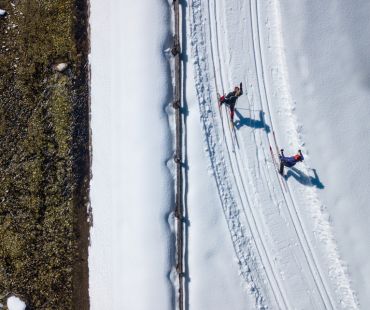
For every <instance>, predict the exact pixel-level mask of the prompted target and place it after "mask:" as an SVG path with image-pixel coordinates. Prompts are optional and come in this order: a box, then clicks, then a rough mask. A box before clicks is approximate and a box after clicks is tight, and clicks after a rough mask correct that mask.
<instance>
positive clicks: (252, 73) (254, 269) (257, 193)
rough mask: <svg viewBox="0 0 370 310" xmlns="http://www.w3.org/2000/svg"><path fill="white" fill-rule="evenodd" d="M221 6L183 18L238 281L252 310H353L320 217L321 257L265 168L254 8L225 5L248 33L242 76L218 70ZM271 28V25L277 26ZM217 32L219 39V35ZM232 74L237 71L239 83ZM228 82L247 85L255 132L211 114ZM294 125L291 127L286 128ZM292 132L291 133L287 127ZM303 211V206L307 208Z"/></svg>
mask: <svg viewBox="0 0 370 310" xmlns="http://www.w3.org/2000/svg"><path fill="white" fill-rule="evenodd" d="M226 3H227V1H224V0H220V1H219V2H217V5H219V6H220V7H221V8H220V9H217V7H216V2H214V1H210V0H208V1H205V0H203V1H202V0H193V1H192V2H191V6H190V7H191V9H190V11H189V15H190V16H189V17H190V22H191V27H190V29H191V34H190V36H191V49H192V56H193V59H194V68H195V81H196V91H197V97H198V101H199V108H200V118H201V122H202V124H203V133H204V142H205V145H206V148H205V150H206V152H207V153H208V156H209V159H210V170H211V173H212V174H213V175H214V178H215V181H216V185H217V189H218V193H219V197H220V202H221V205H222V208H223V211H224V215H225V219H226V222H227V225H228V228H229V232H230V235H231V239H232V243H233V247H234V250H235V254H236V257H237V258H238V261H239V262H238V263H239V267H240V273H241V276H242V278H243V279H244V280H245V281H246V282H247V283H248V286H249V290H250V292H251V294H252V295H253V296H254V298H255V301H256V307H258V308H260V309H266V308H272V309H275V308H280V309H291V308H307V309H336V308H337V307H338V306H341V307H342V308H346V309H347V308H348V309H356V308H357V305H356V301H355V298H354V294H353V292H352V291H351V289H350V285H349V280H348V278H347V276H346V274H345V271H344V268H343V266H342V263H341V261H340V259H339V256H338V254H337V249H336V245H335V240H334V238H333V237H332V235H331V231H330V224H329V223H326V222H325V220H324V219H323V218H325V215H323V214H321V213H320V212H317V211H316V212H315V214H314V216H315V219H316V220H317V222H318V223H319V224H320V225H321V226H320V227H323V231H321V232H320V233H321V236H324V238H323V239H324V241H325V246H326V248H325V249H324V251H321V252H320V251H319V249H317V246H316V245H315V246H313V245H312V244H311V239H310V233H309V232H308V231H307V228H306V227H305V223H304V220H303V219H302V218H301V215H300V213H301V208H299V207H298V205H297V199H296V197H295V194H296V192H294V190H293V189H292V188H291V186H290V185H289V183H288V182H286V180H283V179H282V178H281V177H280V176H279V174H278V173H277V171H276V169H275V168H274V166H273V164H272V163H271V161H270V159H271V154H270V150H269V147H270V145H272V146H275V147H274V149H276V148H277V143H276V138H275V133H274V123H275V122H276V121H275V122H273V115H272V113H271V110H272V108H271V98H270V97H271V95H270V93H271V90H270V89H268V86H269V85H268V81H267V80H266V78H265V70H266V68H265V64H264V60H263V57H264V55H263V54H264V52H263V48H262V43H261V41H262V38H261V31H262V30H261V27H260V12H259V4H258V1H257V0H250V1H247V2H245V1H243V0H235V1H233V4H232V5H231V6H232V8H235V7H236V10H234V14H236V15H235V20H238V18H239V19H240V18H243V20H245V23H244V25H246V29H247V31H246V32H248V34H246V35H245V36H244V37H248V35H249V40H248V39H246V41H247V43H248V44H249V45H248V44H247V43H245V42H244V41H243V42H242V44H243V45H248V46H249V50H248V54H249V56H248V57H249V62H248V60H247V61H244V62H242V65H245V66H247V65H248V68H244V69H243V70H244V72H243V70H240V69H237V70H233V68H231V69H229V71H228V72H227V71H226V69H225V67H226V65H225V63H227V62H228V63H229V64H232V57H231V52H230V51H231V50H232V45H233V42H231V41H232V39H231V38H230V37H232V36H231V35H230V36H229V37H228V36H227V35H226V33H227V29H228V28H229V29H230V28H232V27H230V25H228V24H227V22H225V20H228V19H227V18H226V16H225V15H226V14H231V15H232V14H233V12H232V11H233V10H232V9H231V10H226V9H225V5H226V6H227V4H226ZM271 3H272V4H271ZM269 5H270V6H271V7H273V8H274V9H275V11H274V12H273V13H276V7H277V5H278V4H276V1H270V2H269ZM228 8H229V7H228ZM230 11H231V13H230ZM243 13H244V14H245V15H243ZM269 17H271V16H269ZM275 17H276V16H275ZM275 22H276V24H278V21H275ZM219 23H220V24H221V27H219ZM231 24H232V22H231ZM231 26H232V25H231ZM220 28H222V30H223V33H224V35H225V36H224V37H221V36H220V34H221V30H220ZM274 31H275V32H278V31H279V29H274ZM269 35H270V34H269ZM280 35H281V34H280ZM221 39H222V41H221ZM279 39H280V41H279V43H282V42H281V41H282V40H281V38H278V40H279ZM229 41H230V42H231V43H230V42H229ZM220 46H221V48H220ZM281 57H282V56H281V55H280V54H279V55H278V57H277V58H278V62H279V65H282V64H283V61H282V60H281ZM241 61H243V60H241ZM239 65H240V64H239ZM234 71H242V72H239V73H241V74H239V76H238V73H236V74H234ZM235 75H236V76H238V78H241V79H242V80H243V82H244V83H245V82H247V83H245V84H244V85H247V88H248V87H249V88H250V92H249V90H248V89H246V88H244V89H245V90H246V94H245V95H246V96H245V97H246V101H247V102H246V104H247V107H248V109H246V110H249V112H250V118H251V119H252V117H253V119H257V117H258V116H259V117H260V122H261V124H263V126H261V127H259V128H253V126H251V127H252V128H251V129H250V130H248V131H246V133H244V132H243V133H240V132H239V130H238V132H236V131H235V130H232V129H231V128H230V125H229V124H230V120H229V116H228V113H226V112H224V109H221V110H220V113H218V112H217V105H216V104H215V103H216V102H217V98H216V96H215V95H216V93H217V92H218V91H219V89H221V90H222V93H224V89H228V88H230V87H231V86H232V85H233V83H235ZM248 80H250V83H248ZM277 80H278V81H279V83H281V80H282V81H283V82H286V77H285V76H283V77H282V76H279V78H278V79H277ZM213 85H214V87H213ZM272 86H275V85H272ZM283 90H284V91H285V93H284V96H287V97H288V96H289V90H288V89H283ZM243 97H244V96H243ZM282 101H284V100H282ZM284 104H286V102H284ZM238 106H239V103H238ZM257 108H259V109H257ZM285 108H286V107H285ZM288 110H289V108H288ZM264 111H266V112H267V116H268V120H269V123H268V124H267V123H266V121H265V119H264V117H263V115H264ZM294 121H295V120H294V119H293V121H291V123H292V125H291V126H292V127H294V125H295V124H294ZM225 123H226V124H225ZM268 129H269V130H268ZM226 131H227V132H226ZM292 132H293V133H294V128H293V129H292V128H290V133H292ZM296 135H297V134H296ZM246 137H247V138H248V140H246V139H245V138H246ZM298 140H299V138H298ZM246 141H248V142H246ZM301 192H302V191H301ZM303 194H305V195H306V196H304V195H303V198H302V197H301V198H300V199H298V201H299V203H301V201H302V200H304V198H305V197H308V198H312V197H313V195H312V193H311V194H307V193H306V192H303ZM311 201H312V199H311ZM314 201H315V202H316V201H317V199H316V198H315V200H314ZM316 204H317V202H316ZM307 207H310V203H309V202H308V203H307ZM280 233H281V236H279V234H280ZM323 253H324V254H327V253H329V254H330V255H329V257H330V258H329V259H330V263H333V264H334V266H335V267H336V269H335V270H334V271H333V270H332V269H330V265H328V266H324V267H329V269H330V272H329V275H327V274H325V273H324V272H323V269H322V268H323V267H322V266H321V265H320V263H319V258H320V260H321V259H322V258H323V257H322V256H323Z"/></svg>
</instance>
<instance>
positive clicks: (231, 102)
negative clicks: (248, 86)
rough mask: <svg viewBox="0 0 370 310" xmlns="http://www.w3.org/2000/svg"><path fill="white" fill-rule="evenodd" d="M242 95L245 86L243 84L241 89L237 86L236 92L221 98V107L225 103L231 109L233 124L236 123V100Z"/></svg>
mask: <svg viewBox="0 0 370 310" xmlns="http://www.w3.org/2000/svg"><path fill="white" fill-rule="evenodd" d="M242 94H243V85H242V83H240V87H238V86H235V88H234V91H232V92H229V93H228V94H227V95H226V96H225V95H223V96H222V97H220V102H219V106H221V105H222V104H223V103H224V104H226V105H227V106H228V107H229V108H230V118H231V123H233V122H234V112H235V104H236V100H237V99H238V98H239V97H240V96H241V95H242Z"/></svg>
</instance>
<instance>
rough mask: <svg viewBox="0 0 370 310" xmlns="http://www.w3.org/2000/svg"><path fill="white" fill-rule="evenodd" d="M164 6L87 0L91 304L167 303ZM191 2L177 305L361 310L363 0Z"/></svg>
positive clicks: (364, 297) (168, 116)
mask: <svg viewBox="0 0 370 310" xmlns="http://www.w3.org/2000/svg"><path fill="white" fill-rule="evenodd" d="M171 3H172V1H156V2H153V1H141V2H138V3H131V2H130V3H129V2H128V1H123V2H122V1H118V0H117V1H114V2H113V3H110V4H107V3H105V2H103V1H98V0H94V1H92V3H91V29H92V32H91V34H92V51H91V65H92V81H91V88H92V134H93V141H92V142H93V180H92V183H91V204H92V209H93V219H94V226H93V228H92V232H91V240H92V246H91V249H90V259H89V266H90V297H91V306H92V309H100V308H110V309H121V308H127V309H152V308H153V307H154V308H155V309H173V308H174V307H175V304H176V303H177V300H176V297H175V296H176V292H177V287H176V283H177V281H176V273H175V272H174V262H175V257H174V248H173V244H174V226H173V223H174V217H173V214H172V213H171V211H172V210H173V201H174V197H173V190H174V174H173V168H174V164H173V161H172V156H173V143H174V142H173V137H172V135H173V131H174V128H173V126H172V125H173V122H174V118H173V111H172V108H171V104H170V103H171V100H172V85H171V83H172V82H173V81H172V79H171V71H172V73H173V67H171V66H170V61H171V55H170V53H169V48H170V45H171V39H170V37H171V32H170V29H171V18H170V12H171V11H170V9H171ZM186 4H187V5H184V3H182V9H181V20H180V24H181V31H182V34H181V38H182V60H183V62H182V72H183V87H182V90H183V93H182V95H183V105H184V109H183V112H184V113H183V117H184V121H185V124H184V130H185V133H184V142H183V144H184V151H185V157H184V160H185V162H184V172H185V177H186V179H185V198H184V199H185V202H186V203H185V206H186V214H187V218H186V221H184V226H185V228H186V229H185V231H186V240H185V241H186V242H185V262H186V263H185V265H186V275H185V306H186V308H187V309H250V308H259V309H358V308H363V309H366V308H368V307H370V297H369V296H368V294H367V292H369V291H370V283H369V281H370V280H369V279H370V263H369V262H368V260H367V257H368V256H369V251H370V249H369V247H368V241H367V236H368V235H369V233H370V231H369V226H368V223H369V219H370V211H369V210H368V208H367V201H369V200H370V192H368V190H367V189H368V184H369V183H368V180H369V177H370V175H369V174H370V169H369V168H370V166H369V165H370V164H369V161H368V160H364V159H366V158H367V157H366V156H368V155H367V154H369V152H370V144H369V143H367V141H366V139H364V136H365V135H366V133H367V132H369V130H370V125H369V124H370V123H369V122H368V119H369V117H370V109H369V105H368V104H367V103H368V102H369V99H370V98H369V97H370V95H369V87H368V84H369V83H368V82H369V76H370V73H369V72H370V71H369V68H370V65H369V61H368V59H369V58H368V57H367V55H368V54H369V53H368V52H370V43H369V41H368V40H367V36H366V34H368V33H369V30H370V29H369V28H370V26H369V25H370V23H369V21H368V18H367V17H368V16H367V15H368V14H366V12H367V11H366V8H368V9H369V6H370V5H369V4H367V3H366V1H358V2H355V1H353V2H349V1H348V2H341V1H334V0H333V1H328V2H325V3H324V2H322V1H287V2H282V1H278V0H271V1H268V2H267V1H257V0H249V1H245V0H220V1H212V0H191V1H188V2H187V3H186ZM138 16H140V18H138ZM240 82H242V83H243V88H244V94H243V96H242V97H240V98H239V99H238V102H237V106H236V107H237V111H236V116H235V121H234V127H233V126H231V120H230V117H229V113H228V110H227V109H226V108H225V107H224V106H222V107H221V108H220V109H219V108H218V105H217V93H220V94H224V93H227V92H229V91H230V90H232V89H233V87H234V86H235V85H238V84H239V83H240ZM365 137H366V136H365ZM280 148H284V149H285V153H286V154H287V155H291V154H293V153H295V152H297V150H298V149H301V150H302V152H303V154H304V155H305V161H304V162H303V163H299V164H297V165H296V166H295V167H294V168H292V169H286V170H285V177H282V176H281V175H279V174H278V173H277V165H278V158H277V153H278V152H279V149H280ZM359 154H365V155H364V156H365V157H364V156H362V157H361V156H360V158H358V155H359ZM153 305H154V306H153Z"/></svg>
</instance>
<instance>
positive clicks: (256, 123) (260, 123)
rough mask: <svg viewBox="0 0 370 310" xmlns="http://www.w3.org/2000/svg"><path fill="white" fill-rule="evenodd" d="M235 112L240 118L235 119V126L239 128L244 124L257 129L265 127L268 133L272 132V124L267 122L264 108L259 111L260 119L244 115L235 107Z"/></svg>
mask: <svg viewBox="0 0 370 310" xmlns="http://www.w3.org/2000/svg"><path fill="white" fill-rule="evenodd" d="M235 114H236V116H237V117H238V118H239V120H237V121H235V122H234V124H235V128H236V129H239V128H241V127H243V126H248V127H252V128H255V129H258V128H263V129H264V130H265V131H266V133H269V132H270V126H269V125H267V124H266V123H265V112H263V111H262V110H260V111H259V118H260V119H259V120H255V119H251V118H249V117H244V116H243V115H242V114H241V113H240V112H239V111H238V109H235Z"/></svg>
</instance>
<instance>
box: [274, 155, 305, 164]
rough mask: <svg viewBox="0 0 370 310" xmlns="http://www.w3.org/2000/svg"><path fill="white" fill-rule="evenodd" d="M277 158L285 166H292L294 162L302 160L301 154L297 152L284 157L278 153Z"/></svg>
mask: <svg viewBox="0 0 370 310" xmlns="http://www.w3.org/2000/svg"><path fill="white" fill-rule="evenodd" d="M298 156H299V158H298ZM279 158H280V160H281V162H282V163H283V165H284V166H285V167H293V166H294V165H295V164H296V163H298V162H300V161H303V160H304V157H303V155H300V154H297V155H294V156H291V157H285V156H281V155H279Z"/></svg>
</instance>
